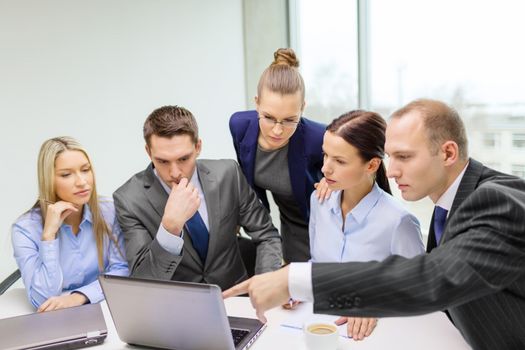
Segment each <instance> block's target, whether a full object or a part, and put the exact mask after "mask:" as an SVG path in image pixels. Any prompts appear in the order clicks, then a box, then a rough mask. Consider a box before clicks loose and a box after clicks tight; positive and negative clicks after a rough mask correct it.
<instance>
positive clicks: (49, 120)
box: [0, 0, 246, 280]
mask: <svg viewBox="0 0 525 350" xmlns="http://www.w3.org/2000/svg"><path fill="white" fill-rule="evenodd" d="M242 27H243V25H242V2H241V0H220V1H217V0H201V1H184V0H155V1H151V0H140V1H137V0H134V1H129V0H95V1H73V0H46V1H40V0H33V1H29V0H0V122H1V124H0V125H1V127H0V160H1V163H0V164H1V171H0V184H1V187H0V188H1V192H0V193H1V196H0V198H1V199H2V204H1V210H0V280H2V279H3V278H5V277H6V276H7V275H8V274H9V273H10V272H11V271H13V270H14V269H15V266H16V265H15V263H14V259H13V258H12V251H11V243H10V225H11V223H12V222H13V221H14V220H15V219H16V218H17V216H18V215H20V214H21V213H22V212H24V211H25V210H27V209H28V208H29V207H30V206H31V205H32V204H33V202H34V201H35V199H36V193H37V189H36V181H37V180H36V164H35V163H36V157H37V153H38V149H39V147H40V145H41V143H42V142H43V141H44V140H45V139H47V138H50V137H53V136H59V135H71V136H74V137H76V138H77V139H78V140H79V141H80V142H81V143H83V144H84V146H85V147H86V148H87V149H88V151H89V153H90V155H91V157H92V158H93V159H94V165H95V169H96V172H97V181H98V186H99V193H101V194H104V195H111V194H112V192H113V191H114V190H115V189H116V188H117V187H118V186H119V185H121V184H122V183H123V182H124V181H125V180H126V179H127V178H129V177H130V176H131V175H132V174H134V173H136V172H138V171H140V170H142V169H143V168H145V166H146V165H147V157H146V154H145V152H144V142H143V141H142V134H141V131H142V123H143V121H144V119H145V118H146V117H147V115H148V114H149V113H150V112H151V111H152V110H153V109H155V108H157V107H159V106H162V105H166V104H179V105H183V106H185V107H187V108H188V109H190V110H191V111H192V112H193V113H194V114H195V116H196V117H197V120H198V122H199V125H200V128H201V137H202V139H203V142H204V149H203V153H202V157H204V158H233V157H234V152H233V147H232V146H231V140H230V136H229V131H228V124H227V121H228V118H229V115H230V114H231V113H232V112H234V111H237V110H241V109H243V108H245V101H246V99H245V93H244V86H245V84H244V83H245V82H244V67H243V62H244V55H243V34H242Z"/></svg>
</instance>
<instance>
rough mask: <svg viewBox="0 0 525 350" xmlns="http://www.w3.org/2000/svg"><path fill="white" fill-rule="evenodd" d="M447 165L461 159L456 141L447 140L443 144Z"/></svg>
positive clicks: (442, 149) (444, 159)
mask: <svg viewBox="0 0 525 350" xmlns="http://www.w3.org/2000/svg"><path fill="white" fill-rule="evenodd" d="M441 152H442V154H443V161H444V163H445V166H448V165H452V164H454V163H456V162H457V161H458V159H459V147H458V144H457V143H455V142H454V141H446V142H445V143H443V144H442V145H441Z"/></svg>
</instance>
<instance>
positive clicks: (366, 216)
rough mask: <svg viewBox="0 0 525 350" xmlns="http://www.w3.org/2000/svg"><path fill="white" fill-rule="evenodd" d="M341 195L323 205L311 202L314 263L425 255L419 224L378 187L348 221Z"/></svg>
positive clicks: (353, 212)
mask: <svg viewBox="0 0 525 350" xmlns="http://www.w3.org/2000/svg"><path fill="white" fill-rule="evenodd" d="M341 193H342V192H341V191H334V192H333V193H332V195H331V196H330V198H329V199H328V200H325V201H324V202H323V203H322V204H319V201H318V200H317V197H315V192H314V193H312V196H311V198H310V208H311V212H310V225H309V231H310V253H311V256H312V262H346V261H371V260H376V261H382V260H383V259H385V258H386V257H388V256H389V255H393V254H396V255H402V256H405V257H412V256H415V255H418V254H422V253H424V251H425V247H424V245H423V240H422V237H421V231H420V228H419V222H418V220H417V219H416V217H415V216H414V215H412V214H410V213H409V212H408V211H407V210H406V209H404V208H403V206H402V205H401V204H400V203H398V202H397V200H396V199H395V198H394V197H392V196H391V195H389V194H388V193H386V192H385V191H383V190H382V189H381V188H379V186H378V185H377V184H374V186H373V188H372V191H370V193H368V194H367V195H366V196H365V197H364V198H363V199H362V200H361V201H360V202H359V203H358V204H357V205H356V206H355V208H353V209H352V210H351V211H350V212H349V213H348V214H346V217H345V225H344V230H342V227H343V217H342V211H341V205H340V203H341Z"/></svg>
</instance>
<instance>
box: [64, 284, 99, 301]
mask: <svg viewBox="0 0 525 350" xmlns="http://www.w3.org/2000/svg"><path fill="white" fill-rule="evenodd" d="M73 292H79V293H82V294H84V296H85V297H86V298H87V299H88V301H87V302H88V303H92V304H95V303H99V302H101V301H102V300H104V293H103V292H102V288H100V283H99V282H98V281H95V282H92V283H90V284H88V285H85V286H82V287H80V288H76V289H73V290H72V291H71V292H70V294H71V293H73Z"/></svg>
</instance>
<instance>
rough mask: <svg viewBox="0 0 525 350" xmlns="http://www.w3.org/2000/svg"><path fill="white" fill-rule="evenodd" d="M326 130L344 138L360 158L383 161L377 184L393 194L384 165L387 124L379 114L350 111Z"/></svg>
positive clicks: (378, 172) (377, 174)
mask: <svg viewBox="0 0 525 350" xmlns="http://www.w3.org/2000/svg"><path fill="white" fill-rule="evenodd" d="M326 130H327V131H329V132H331V133H333V134H334V135H337V136H339V137H342V138H343V139H344V140H345V141H346V142H348V143H349V144H351V145H352V146H354V147H355V148H357V151H358V152H359V156H360V157H361V158H362V159H363V160H364V161H369V160H371V159H373V158H379V159H381V164H380V165H379V168H378V169H377V173H376V182H377V184H378V185H379V187H381V189H383V190H384V191H385V192H388V193H390V194H392V192H391V191H390V184H389V183H388V177H387V176H386V169H385V165H384V163H383V157H384V155H385V130H386V122H385V120H384V119H383V118H382V117H381V116H380V115H379V114H377V113H375V112H369V111H363V110H355V111H350V112H348V113H345V114H343V115H341V116H340V117H339V118H336V119H334V120H333V121H332V122H331V123H330V124H329V125H328V126H327V127H326Z"/></svg>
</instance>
